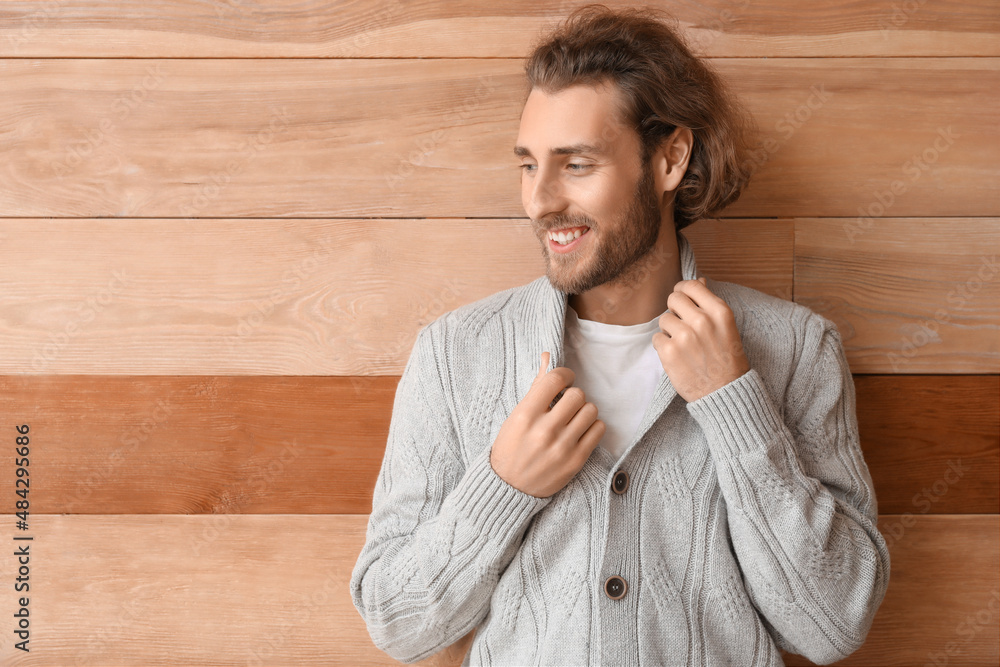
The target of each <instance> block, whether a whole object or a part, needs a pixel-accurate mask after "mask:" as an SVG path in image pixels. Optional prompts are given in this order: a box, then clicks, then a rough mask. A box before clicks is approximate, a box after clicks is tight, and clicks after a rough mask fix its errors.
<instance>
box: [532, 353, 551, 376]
mask: <svg viewBox="0 0 1000 667" xmlns="http://www.w3.org/2000/svg"><path fill="white" fill-rule="evenodd" d="M548 366H549V353H548V352H542V365H541V366H539V367H538V375H536V376H535V379H536V380H537V379H538V378H540V377H542V376H543V375H545V373H546V370H545V369H546V368H548Z"/></svg>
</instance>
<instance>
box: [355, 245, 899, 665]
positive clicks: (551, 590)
mask: <svg viewBox="0 0 1000 667" xmlns="http://www.w3.org/2000/svg"><path fill="white" fill-rule="evenodd" d="M677 236H678V244H679V250H680V255H681V270H682V274H683V278H684V279H694V278H696V277H697V275H698V272H697V268H696V265H695V261H694V256H693V254H692V252H691V248H690V245H689V244H688V242H687V239H685V238H684V235H683V234H681V233H678V235H677ZM708 287H709V288H710V289H711V290H712V292H713V293H715V294H716V295H718V296H719V297H720V298H722V299H723V300H724V301H725V302H726V303H727V304H728V305H729V307H730V308H731V309H732V311H733V314H734V316H735V319H736V324H737V327H738V329H739V332H740V336H741V338H742V341H743V345H744V349H745V352H746V355H747V358H748V360H749V362H750V366H751V369H750V370H749V371H748V372H747V373H745V374H744V375H743V376H741V377H740V378H738V379H736V380H734V381H732V382H730V383H729V384H727V385H726V386H724V387H722V388H720V389H718V390H716V391H714V392H712V393H711V394H708V395H707V396H704V397H702V398H700V399H698V400H696V401H694V402H692V403H688V402H686V401H685V400H684V399H683V398H681V397H680V396H678V395H677V393H676V391H675V390H674V389H673V387H672V385H671V383H670V380H669V378H668V377H667V376H666V375H664V376H663V379H662V380H661V382H660V384H659V386H658V387H657V389H656V391H655V393H654V395H653V399H652V403H651V404H650V405H649V407H648V408H647V410H646V412H645V415H644V416H643V418H642V421H641V422H640V425H639V428H638V431H637V433H636V435H635V438H634V439H633V441H632V443H631V445H630V446H629V448H628V450H626V452H625V453H624V454H623V455H622V457H621V458H620V459H619V460H618V461H615V460H614V458H613V456H612V455H611V454H610V453H608V452H607V451H606V450H604V449H603V448H602V447H598V448H596V449H595V450H594V452H593V454H592V455H591V456H590V458H589V459H588V460H587V463H586V464H585V465H584V467H583V468H582V470H580V472H579V473H578V474H577V475H576V476H575V477H574V478H573V479H572V480H571V481H570V483H569V484H568V485H567V486H566V487H564V488H563V489H562V490H560V491H559V492H557V493H556V494H554V495H552V496H550V497H548V498H535V497H533V496H530V495H528V494H525V493H522V492H521V491H518V490H517V489H515V488H513V487H511V486H510V485H508V484H507V483H506V482H504V481H503V480H502V479H501V478H500V477H499V476H498V475H497V474H496V473H495V472H494V471H493V469H492V467H491V466H490V463H489V453H490V448H491V446H492V444H493V441H494V440H495V439H496V436H497V434H498V432H499V430H500V426H501V424H502V423H503V422H504V420H505V419H506V418H507V416H508V415H510V413H511V411H512V410H513V408H514V406H515V405H516V404H517V403H518V402H519V401H520V400H521V399H522V398H523V397H524V396H525V394H526V393H527V391H528V389H529V387H530V386H531V383H532V380H533V379H534V378H535V376H536V375H537V373H538V360H539V358H540V356H541V353H542V352H543V351H545V350H549V351H550V352H551V355H550V356H551V358H552V359H551V366H550V369H551V368H554V367H556V366H560V365H563V328H564V317H565V314H566V303H567V294H566V293H565V292H561V291H558V290H556V289H555V288H553V286H552V285H551V283H550V282H549V280H548V278H547V277H545V276H542V277H540V278H538V279H537V280H534V281H533V282H530V283H528V284H525V285H521V286H519V287H515V288H511V289H508V290H505V291H502V292H499V293H497V294H494V295H492V296H490V297H487V298H484V299H481V300H479V301H476V302H474V303H470V304H467V305H464V306H462V307H460V308H457V309H455V310H453V311H451V312H449V313H446V314H445V315H443V316H441V317H440V318H438V319H437V320H436V321H434V322H432V323H430V324H428V325H426V326H424V327H422V328H421V329H420V330H419V333H418V335H417V339H416V342H415V344H414V347H413V351H412V353H411V356H410V358H409V361H408V362H407V364H406V367H405V369H404V371H403V375H402V377H401V378H400V382H399V385H398V387H397V389H396V395H395V401H394V404H393V411H392V420H391V423H390V427H389V437H388V443H387V445H386V452H385V458H384V460H383V463H382V467H381V470H380V472H379V476H378V480H377V483H376V487H375V491H374V497H373V502H372V512H371V515H370V518H369V522H368V531H367V538H366V542H365V545H364V548H363V550H362V551H361V554H360V555H359V557H358V561H357V564H356V565H355V567H354V571H353V573H352V576H351V594H352V598H353V601H354V605H355V606H356V607H357V609H358V611H359V612H360V614H361V616H362V617H363V618H364V621H365V623H366V624H367V627H368V632H369V633H370V635H371V637H372V639H373V641H374V642H375V645H376V646H378V647H379V648H380V649H382V650H383V651H385V652H386V653H388V654H389V655H391V656H392V657H394V658H396V659H398V660H401V661H403V662H415V661H417V660H421V659H423V658H425V657H427V656H430V655H432V654H433V653H435V652H437V651H440V650H442V649H444V648H445V647H447V646H449V645H450V644H452V643H454V642H455V641H457V640H458V639H460V638H462V637H463V636H464V635H465V634H467V633H468V632H469V631H470V630H472V629H473V628H475V627H477V626H478V629H477V631H476V634H475V637H474V640H473V643H472V645H471V648H470V650H469V652H468V654H467V655H466V657H465V662H464V663H463V665H479V664H487V665H678V666H689V665H739V666H745V667H751V666H754V665H781V664H782V659H781V654H780V652H779V651H778V648H779V647H780V648H783V649H785V650H788V651H791V652H794V653H800V654H802V655H805V656H807V657H808V658H810V659H811V660H813V661H814V662H817V663H823V664H825V663H829V662H833V661H836V660H839V659H841V658H843V657H845V656H846V655H848V654H849V653H851V652H852V651H854V650H856V649H857V648H858V647H859V646H861V644H862V642H863V641H864V639H865V636H866V635H867V633H868V630H869V628H870V626H871V623H872V618H873V616H874V614H875V611H876V609H877V608H878V606H879V605H880V604H881V601H882V598H883V596H884V595H885V590H886V587H887V585H888V581H889V553H888V551H887V549H886V543H885V540H884V539H883V537H882V535H881V534H880V533H879V531H878V529H877V528H876V519H877V509H876V501H875V495H874V492H873V490H872V481H871V477H870V476H869V473H868V468H867V466H866V465H865V462H864V459H863V458H862V453H861V448H860V447H859V444H858V430H857V418H856V416H855V392H854V383H853V379H852V377H851V372H850V369H849V368H848V365H847V361H846V359H845V356H844V351H843V346H842V343H841V339H840V335H839V334H838V332H837V329H836V328H835V326H834V325H833V323H832V322H830V321H829V320H827V319H826V318H824V317H822V316H821V315H819V314H816V313H814V312H812V311H811V310H810V309H808V308H806V307H804V306H802V305H799V304H795V303H793V302H790V301H785V300H783V299H779V298H776V297H772V296H769V295H766V294H763V293H762V292H759V291H757V290H754V289H750V288H748V287H743V286H740V285H736V284H733V283H728V282H721V281H716V280H712V279H711V278H709V279H708ZM598 409H600V406H598ZM619 471H624V472H626V473H627V474H628V476H629V483H628V486H627V488H626V490H625V492H624V493H622V494H619V493H616V492H615V491H614V490H613V483H612V480H613V479H614V477H615V476H616V473H618V472H619ZM622 479H623V478H622V476H620V475H619V481H621V480H622ZM619 490H620V487H619ZM611 577H618V578H620V579H621V580H622V581H623V582H624V584H622V583H621V582H618V583H619V586H618V588H617V589H616V588H614V587H608V586H606V583H607V581H608V579H609V578H611ZM622 589H624V595H623V596H621V597H618V599H614V598H613V597H612V594H614V595H615V596H616V597H617V594H619V593H620V592H621V591H622Z"/></svg>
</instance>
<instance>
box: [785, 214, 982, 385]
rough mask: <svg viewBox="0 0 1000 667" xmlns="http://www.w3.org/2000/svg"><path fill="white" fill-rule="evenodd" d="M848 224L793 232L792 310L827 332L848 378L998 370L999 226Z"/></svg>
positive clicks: (805, 226) (820, 224)
mask: <svg viewBox="0 0 1000 667" xmlns="http://www.w3.org/2000/svg"><path fill="white" fill-rule="evenodd" d="M855 224H856V221H844V220H798V221H796V224H795V297H796V301H798V302H799V303H802V304H804V305H806V306H809V307H810V308H812V309H813V310H815V311H816V312H819V313H821V314H823V315H824V316H826V317H828V318H830V319H831V320H833V321H834V322H836V324H837V328H838V329H839V330H840V333H841V336H842V338H843V341H844V347H845V349H847V350H848V354H849V357H850V360H851V369H852V370H853V371H854V372H856V373H873V372H885V371H887V370H888V371H890V372H893V373H933V372H942V371H944V370H945V366H946V367H947V371H945V372H952V373H960V372H961V373H996V372H997V371H998V370H1000V264H998V259H997V256H998V255H1000V220H998V219H969V220H963V221H961V222H960V223H958V224H957V225H956V224H954V223H953V222H952V221H950V220H940V219H882V220H877V221H875V222H872V224H871V225H869V226H867V227H855V226H854V225H855ZM944 238H947V239H948V240H947V241H946V242H944V243H942V242H941V240H942V239H944ZM944 359H947V360H948V361H947V363H946V364H942V363H941V361H942V360H944Z"/></svg>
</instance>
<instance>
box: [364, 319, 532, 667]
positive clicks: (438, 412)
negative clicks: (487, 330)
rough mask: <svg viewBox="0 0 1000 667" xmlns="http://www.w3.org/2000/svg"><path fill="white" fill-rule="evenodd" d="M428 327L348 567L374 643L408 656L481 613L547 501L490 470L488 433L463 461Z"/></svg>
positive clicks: (451, 637) (455, 633)
mask: <svg viewBox="0 0 1000 667" xmlns="http://www.w3.org/2000/svg"><path fill="white" fill-rule="evenodd" d="M432 327H433V323H432V325H428V326H426V327H424V328H422V329H421V330H420V332H419V334H418V335H417V341H416V343H415V345H414V348H413V352H412V353H411V355H410V359H409V361H408V362H407V364H406V368H405V369H404V371H403V375H402V376H401V378H400V381H399V384H398V385H397V388H396V396H395V400H394V403H393V409H392V418H391V421H390V425H389V436H388V442H387V444H386V450H385V457H384V459H383V461H382V467H381V470H380V471H379V475H378V479H377V481H376V486H375V491H374V495H373V499H372V512H371V515H370V517H369V521H368V530H367V536H366V540H365V545H364V547H363V549H362V551H361V553H360V555H359V557H358V561H357V564H356V565H355V566H354V570H353V572H352V575H351V596H352V598H353V601H354V606H355V607H356V608H357V610H358V612H359V613H360V614H361V616H362V618H364V620H365V624H366V625H367V628H368V633H369V634H370V635H371V638H372V640H373V641H374V643H375V645H376V646H377V647H378V648H380V649H381V650H383V651H385V652H386V653H388V654H389V655H390V656H392V657H393V658H395V659H397V660H400V661H402V662H406V663H411V662H416V661H418V660H422V659H423V658H425V657H428V656H430V655H433V654H434V653H436V652H438V651H440V650H442V649H444V648H446V647H448V646H450V645H451V644H453V643H455V642H456V641H458V640H459V639H461V638H462V637H463V636H464V635H466V634H467V633H468V632H469V631H470V630H471V629H472V628H474V627H475V626H476V625H478V624H479V623H480V622H481V621H482V620H483V618H485V616H486V614H487V612H488V611H489V605H490V599H491V597H492V595H493V591H494V589H495V587H496V585H497V582H498V580H499V576H500V574H501V573H502V572H503V571H504V570H505V569H506V567H507V565H508V564H509V563H510V561H511V560H513V558H514V556H515V554H516V553H517V550H518V548H519V547H520V544H521V540H522V538H523V534H524V531H525V529H526V528H527V525H528V523H529V522H530V520H531V518H532V517H533V516H534V515H535V514H536V513H537V512H538V511H540V510H541V509H542V508H543V507H544V506H545V505H547V504H548V502H549V499H548V498H535V497H534V496H531V495H529V494H526V493H522V492H521V491H519V490H517V489H515V488H514V487H512V486H510V485H508V484H507V483H506V482H505V481H504V480H503V479H501V478H500V477H499V476H498V475H497V474H496V473H495V472H494V471H493V468H492V466H491V465H490V460H489V455H490V450H491V448H492V443H475V444H476V446H475V447H473V449H474V450H475V451H477V452H478V453H477V454H475V455H474V456H473V458H472V459H471V461H470V462H469V463H468V465H467V466H466V465H465V464H464V463H463V459H462V457H461V456H460V448H459V438H458V435H457V431H456V428H455V423H454V420H453V419H452V414H453V413H452V410H451V407H450V406H451V402H450V401H449V400H448V399H449V396H448V394H447V390H446V387H447V386H449V384H450V383H447V382H446V379H447V378H448V375H447V373H448V371H447V368H446V367H445V366H443V364H442V361H441V359H439V358H438V355H437V354H436V352H435V340H434V339H435V331H434V330H433V328H432ZM442 368H443V369H444V370H443V373H442V371H441V369H442ZM442 375H443V377H442Z"/></svg>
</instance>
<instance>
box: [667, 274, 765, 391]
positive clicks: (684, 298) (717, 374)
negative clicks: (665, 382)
mask: <svg viewBox="0 0 1000 667" xmlns="http://www.w3.org/2000/svg"><path fill="white" fill-rule="evenodd" d="M667 308H669V310H668V311H667V312H665V313H663V314H662V315H660V320H659V325H660V329H661V330H660V331H659V332H657V333H655V334H653V347H654V348H655V349H656V354H657V355H658V356H659V357H660V363H661V364H663V370H664V371H665V372H666V374H667V376H668V377H669V378H670V382H671V384H673V386H674V389H676V390H677V393H678V394H680V396H681V397H682V398H683V399H684V400H685V401H687V402H688V403H692V402H694V401H696V400H698V399H699V398H701V397H702V396H707V395H708V394H710V393H712V392H713V391H715V390H716V389H719V388H721V387H724V386H725V385H727V384H729V383H730V382H732V381H733V380H735V379H737V378H738V377H740V376H742V375H743V374H744V373H746V372H747V371H748V370H750V362H749V361H748V360H747V357H746V354H745V353H744V351H743V341H742V340H740V334H739V331H737V329H736V319H735V318H734V317H733V311H732V310H730V308H729V306H728V305H727V304H726V302H725V301H723V300H722V299H720V298H719V297H717V296H716V295H715V294H713V293H712V291H711V290H710V289H708V287H707V285H706V284H705V279H704V278H699V279H698V280H682V281H680V282H679V283H677V284H676V285H674V291H673V292H672V293H671V294H670V296H669V297H668V298H667ZM664 332H666V333H664Z"/></svg>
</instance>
